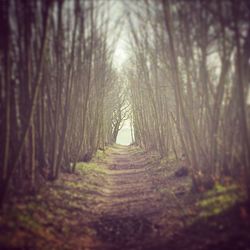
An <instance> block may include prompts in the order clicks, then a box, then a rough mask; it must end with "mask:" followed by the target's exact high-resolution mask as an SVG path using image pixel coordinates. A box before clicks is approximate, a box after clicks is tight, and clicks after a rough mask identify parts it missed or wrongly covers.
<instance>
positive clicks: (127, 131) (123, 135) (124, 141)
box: [116, 122, 133, 146]
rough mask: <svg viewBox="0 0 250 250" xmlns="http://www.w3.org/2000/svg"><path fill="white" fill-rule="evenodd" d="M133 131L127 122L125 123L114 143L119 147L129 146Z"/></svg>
mask: <svg viewBox="0 0 250 250" xmlns="http://www.w3.org/2000/svg"><path fill="white" fill-rule="evenodd" d="M132 133H133V129H132V127H131V126H130V124H129V123H128V122H125V123H124V125H123V127H122V128H121V130H120V131H119V133H118V136H117V139H116V143H117V144H120V145H126V146H127V145H130V144H131V143H132V142H133V139H132Z"/></svg>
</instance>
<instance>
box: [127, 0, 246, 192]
mask: <svg viewBox="0 0 250 250" xmlns="http://www.w3.org/2000/svg"><path fill="white" fill-rule="evenodd" d="M129 10H130V11H129V12H128V13H127V16H128V20H129V29H130V39H131V41H132V42H131V51H132V52H131V58H130V62H129V67H128V69H127V71H128V80H129V82H130V86H131V103H132V111H133V124H134V131H135V140H136V143H137V144H138V145H140V146H141V147H143V148H145V149H147V150H152V149H153V150H157V151H158V152H159V153H160V155H161V156H162V157H164V156H168V157H171V156H174V157H176V158H177V159H179V158H180V157H181V156H182V155H183V156H185V157H186V158H187V161H188V164H189V166H190V167H191V173H192V180H193V185H194V188H195V189H200V188H201V187H203V186H204V185H205V186H206V183H207V185H209V183H210V184H211V183H214V182H215V180H216V178H219V177H220V176H233V177H236V178H237V177H238V178H240V177H243V178H244V180H245V185H246V187H247V190H248V194H249V195H250V144H249V143H250V142H249V139H250V138H249V112H250V108H249V103H248V102H249V83H250V75H249V72H250V63H249V60H250V2H249V1H246V0H240V1H234V0H221V1H215V0H214V1H204V0H195V1H184V0H176V1H172V0H162V1H148V0H144V1H138V2H137V4H135V3H134V2H133V3H132V2H131V4H130V5H129ZM138 30H140V32H137V31H138Z"/></svg>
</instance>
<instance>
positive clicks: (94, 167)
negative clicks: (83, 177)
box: [76, 162, 106, 173]
mask: <svg viewBox="0 0 250 250" xmlns="http://www.w3.org/2000/svg"><path fill="white" fill-rule="evenodd" d="M76 169H77V170H79V171H81V172H83V173H88V172H91V171H92V172H98V173H105V172H106V171H105V168H104V167H103V166H100V165H98V164H96V163H94V162H88V163H86V162H79V163H77V164H76Z"/></svg>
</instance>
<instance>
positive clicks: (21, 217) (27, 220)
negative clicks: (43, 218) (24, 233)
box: [17, 214, 41, 231]
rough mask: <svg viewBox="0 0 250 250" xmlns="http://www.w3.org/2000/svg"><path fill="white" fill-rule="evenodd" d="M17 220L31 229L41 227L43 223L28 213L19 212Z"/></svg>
mask: <svg viewBox="0 0 250 250" xmlns="http://www.w3.org/2000/svg"><path fill="white" fill-rule="evenodd" d="M17 221H19V222H20V224H21V225H22V226H23V227H24V228H27V229H30V230H32V231H36V230H39V229H40V228H41V225H40V224H39V223H38V222H37V221H35V220H34V219H33V218H32V217H31V216H30V215H27V214H18V215H17Z"/></svg>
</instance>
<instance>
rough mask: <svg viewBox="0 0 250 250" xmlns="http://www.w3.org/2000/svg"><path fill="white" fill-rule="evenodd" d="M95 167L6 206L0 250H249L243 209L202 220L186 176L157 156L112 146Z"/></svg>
mask: <svg viewBox="0 0 250 250" xmlns="http://www.w3.org/2000/svg"><path fill="white" fill-rule="evenodd" d="M95 163H97V164H99V165H101V166H102V168H103V171H101V172H98V171H96V172H95V171H85V172H81V171H78V172H77V174H73V175H72V174H63V175H62V178H61V179H60V180H58V181H56V182H55V183H52V184H47V185H46V186H45V187H44V188H43V189H41V190H40V191H39V193H38V194H36V196H32V195H16V196H15V197H14V199H12V201H8V202H7V204H6V206H5V211H3V212H2V215H1V216H0V234H1V236H0V249H65V250H66V249H74V250H75V249H96V250H98V249H100V250H106V249H107V250H108V249H110V250H111V249H121V250H122V249H124V250H125V249H133V250H139V249H148V250H150V249H151V250H152V249H155V250H156V249H170V250H175V249H191V250H192V249H204V250H205V249H235V250H238V249H250V233H249V232H250V230H249V229H250V223H249V222H250V220H249V215H248V212H247V210H246V209H245V208H244V206H243V205H237V206H235V207H233V208H231V209H230V210H228V211H226V212H224V213H223V214H219V215H217V216H212V217H209V218H206V219H204V218H202V219H201V218H200V217H199V213H200V211H199V208H198V207H197V206H196V202H197V201H198V200H199V199H200V196H198V195H194V194H192V192H190V187H191V180H190V178H189V177H188V176H184V177H176V176H175V175H174V172H175V170H176V168H175V167H174V166H173V165H171V164H167V165H166V164H160V160H159V158H158V156H157V155H154V154H152V153H151V154H150V153H145V152H142V151H140V150H139V149H138V148H135V147H125V146H114V147H112V148H111V149H109V150H108V151H107V153H106V156H105V158H104V159H95ZM243 208H244V209H243ZM242 209H243V210H242ZM242 211H244V213H242ZM230 247H231V248H230Z"/></svg>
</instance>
